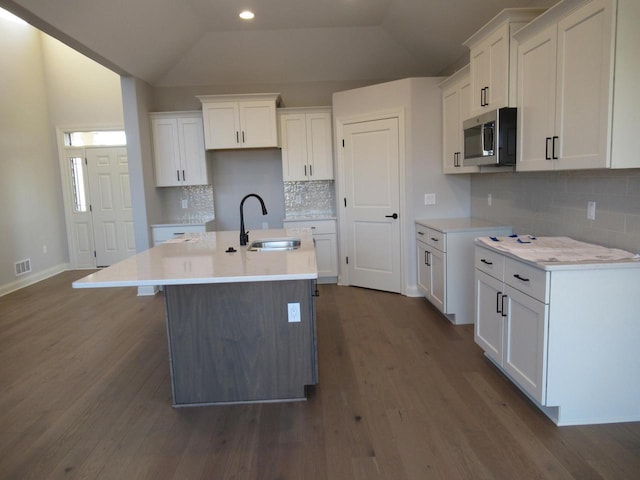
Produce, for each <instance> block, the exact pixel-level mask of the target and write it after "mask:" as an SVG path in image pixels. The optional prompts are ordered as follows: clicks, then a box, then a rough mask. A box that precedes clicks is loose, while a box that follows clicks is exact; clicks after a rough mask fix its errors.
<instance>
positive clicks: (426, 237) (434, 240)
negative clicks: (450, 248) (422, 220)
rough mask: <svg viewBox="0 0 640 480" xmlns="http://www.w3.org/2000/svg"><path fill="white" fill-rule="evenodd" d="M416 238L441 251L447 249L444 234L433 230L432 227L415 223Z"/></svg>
mask: <svg viewBox="0 0 640 480" xmlns="http://www.w3.org/2000/svg"><path fill="white" fill-rule="evenodd" d="M416 239H417V240H420V241H421V242H424V243H426V244H427V245H430V246H432V247H434V248H437V249H438V250H440V251H441V252H446V251H447V245H446V243H447V242H446V236H445V234H444V233H442V232H439V231H438V230H434V229H433V228H429V227H425V226H423V225H420V224H416Z"/></svg>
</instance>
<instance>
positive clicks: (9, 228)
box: [0, 18, 68, 294]
mask: <svg viewBox="0 0 640 480" xmlns="http://www.w3.org/2000/svg"><path fill="white" fill-rule="evenodd" d="M0 52H2V54H1V55H0V72H2V74H0V161H1V164H2V175H0V205H1V206H2V208H1V209H0V247H1V248H0V294H4V293H7V292H9V291H11V290H14V289H16V288H19V287H20V286H22V285H24V284H27V283H30V282H32V281H34V280H35V279H39V278H44V277H45V276H48V275H50V274H53V273H56V272H57V271H60V270H62V269H64V268H65V264H66V263H67V261H68V260H67V243H66V234H65V225H64V213H63V207H62V194H61V189H60V175H59V170H58V161H57V153H56V146H55V142H54V136H53V135H52V132H51V129H50V124H49V106H48V103H47V90H46V86H45V74H44V70H43V65H42V49H41V46H40V34H39V32H38V31H37V30H35V29H33V28H32V27H30V26H29V25H25V24H18V23H14V22H12V21H10V20H6V19H2V18H0ZM45 248H46V253H44V250H45ZM26 258H30V259H31V268H32V274H31V275H22V276H20V277H16V276H15V275H14V262H16V261H19V260H22V259H26Z"/></svg>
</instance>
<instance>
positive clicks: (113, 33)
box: [0, 0, 555, 86]
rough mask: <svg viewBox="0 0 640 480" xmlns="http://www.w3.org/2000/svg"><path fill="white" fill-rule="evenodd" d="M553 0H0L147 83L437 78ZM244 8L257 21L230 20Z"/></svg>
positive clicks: (211, 83) (107, 63)
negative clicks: (469, 43)
mask: <svg viewBox="0 0 640 480" xmlns="http://www.w3.org/2000/svg"><path fill="white" fill-rule="evenodd" d="M553 3H555V1H554V0H268V1H266V0H0V6H2V7H3V8H5V9H7V10H9V11H12V12H13V13H15V14H17V15H19V16H21V17H23V18H25V19H26V20H27V21H29V22H30V23H32V24H33V25H34V26H36V27H38V28H40V29H41V30H42V31H44V32H46V33H48V34H50V35H52V36H54V37H56V38H58V39H60V40H62V41H63V42H65V43H67V44H68V45H70V46H72V47H74V48H76V49H77V50H79V51H81V52H82V53H84V54H85V55H87V56H89V57H91V58H93V59H95V60H97V61H99V62H101V63H103V64H104V65H106V66H108V67H110V68H112V69H113V70H115V71H116V72H117V73H120V74H128V75H133V76H136V77H138V78H141V79H143V80H145V81H147V82H148V83H150V84H152V85H155V86H192V85H233V84H256V83H297V82H307V81H351V80H354V81H358V80H374V79H375V80H391V79H397V78H404V77H408V76H429V75H438V74H439V73H441V72H442V71H443V69H445V68H446V67H447V66H449V65H451V64H453V63H455V62H456V61H457V60H459V59H460V57H462V56H464V55H466V54H467V51H466V48H465V47H463V46H462V42H463V41H464V40H466V39H467V38H468V37H469V36H470V35H471V34H472V33H473V32H474V31H476V30H477V29H478V28H480V27H481V26H482V25H484V24H485V23H486V22H487V21H489V20H490V19H491V18H492V17H493V16H494V15H496V14H497V13H498V12H499V11H500V10H502V9H503V8H507V7H526V6H550V5H551V4H553ZM244 8H250V9H252V10H253V11H254V12H255V14H256V18H255V19H254V20H253V21H252V22H250V23H248V22H245V21H242V20H240V19H239V18H238V13H239V12H240V10H241V9H244Z"/></svg>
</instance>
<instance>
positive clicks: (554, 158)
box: [551, 136, 559, 160]
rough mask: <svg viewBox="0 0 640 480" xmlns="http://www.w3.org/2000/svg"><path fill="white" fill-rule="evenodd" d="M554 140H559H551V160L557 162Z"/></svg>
mask: <svg viewBox="0 0 640 480" xmlns="http://www.w3.org/2000/svg"><path fill="white" fill-rule="evenodd" d="M556 140H559V137H557V136H553V138H552V139H551V158H552V159H553V160H558V156H557V154H556Z"/></svg>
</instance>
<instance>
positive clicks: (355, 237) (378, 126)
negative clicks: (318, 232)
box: [343, 117, 402, 293]
mask: <svg viewBox="0 0 640 480" xmlns="http://www.w3.org/2000/svg"><path fill="white" fill-rule="evenodd" d="M343 133H344V169H345V189H344V191H345V195H346V196H345V198H344V202H345V210H346V212H345V213H346V226H347V232H346V242H347V252H346V255H347V262H348V263H347V271H348V278H349V284H351V285H355V286H360V287H366V288H373V289H376V290H385V291H388V292H396V293H400V292H401V290H402V281H401V252H400V221H399V215H400V213H401V212H400V211H399V207H400V178H399V171H400V170H399V158H400V153H399V127H398V118H395V117H394V118H383V119H378V120H372V121H365V122H358V123H350V124H346V125H345V126H344V129H343Z"/></svg>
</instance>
